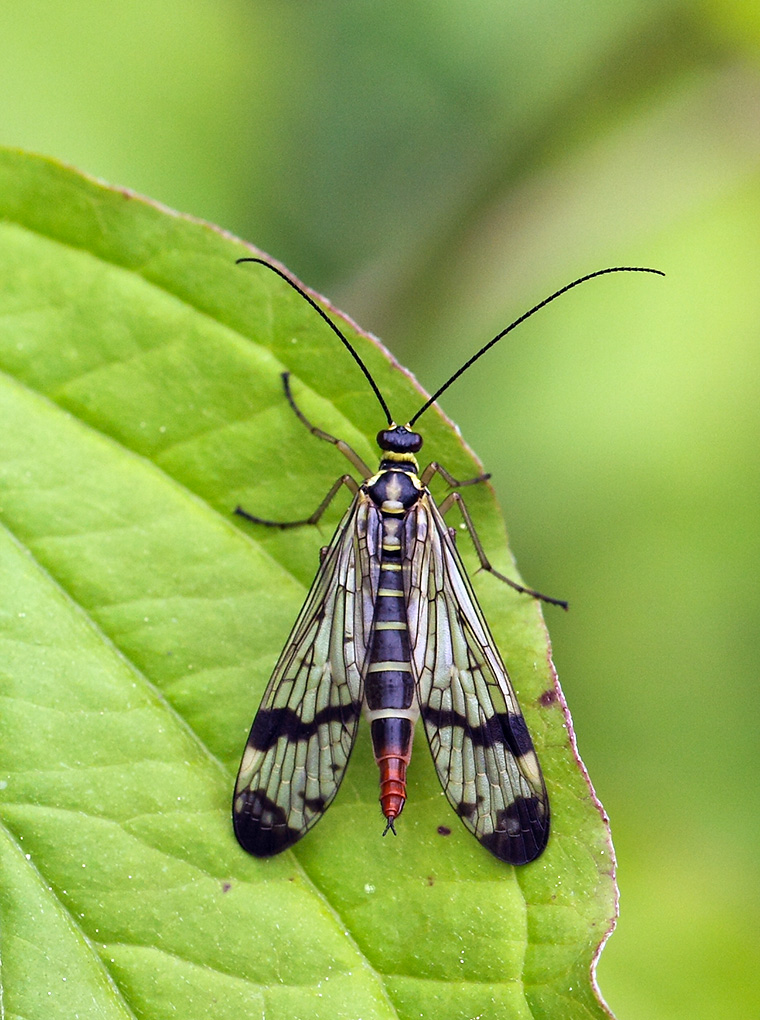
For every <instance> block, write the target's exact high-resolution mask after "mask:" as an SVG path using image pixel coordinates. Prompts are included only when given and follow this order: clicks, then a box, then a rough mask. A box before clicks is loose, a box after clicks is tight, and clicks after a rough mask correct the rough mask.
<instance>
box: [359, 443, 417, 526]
mask: <svg viewBox="0 0 760 1020" xmlns="http://www.w3.org/2000/svg"><path fill="white" fill-rule="evenodd" d="M417 471H418V467H417V462H416V460H414V457H412V458H411V460H410V461H406V460H405V461H397V460H390V459H385V458H384V459H383V460H381V461H380V469H379V470H378V472H377V474H375V475H373V476H372V478H369V479H367V481H366V483H365V489H366V492H367V494H368V496H369V497H370V499H371V500H372V502H373V503H374V504H375V506H376V507H377V508H378V510H380V511H381V512H382V513H384V514H400V515H403V514H405V513H406V512H407V511H408V510H411V508H412V507H413V506H414V504H415V503H416V502H417V500H418V499H419V498H420V492H421V490H422V482H421V481H420V479H419V477H418V475H417Z"/></svg>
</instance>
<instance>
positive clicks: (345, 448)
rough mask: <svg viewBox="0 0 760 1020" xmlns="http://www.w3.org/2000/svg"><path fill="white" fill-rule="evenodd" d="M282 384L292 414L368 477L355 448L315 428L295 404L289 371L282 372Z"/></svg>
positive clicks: (368, 473)
mask: <svg viewBox="0 0 760 1020" xmlns="http://www.w3.org/2000/svg"><path fill="white" fill-rule="evenodd" d="M282 385H283V388H284V390H285V397H286V399H287V401H288V403H289V404H290V406H291V408H292V409H293V412H294V414H295V415H296V417H297V418H298V420H299V421H300V422H303V424H304V425H305V426H306V428H307V429H308V430H309V432H311V434H312V435H313V436H316V437H317V439H324V440H325V442H326V443H332V444H333V446H337V447H338V449H339V450H340V452H341V453H342V454H343V456H344V457H346V458H347V459H348V460H350V461H351V463H352V464H353V465H354V467H355V468H356V470H357V471H359V472H360V474H361V476H362V478H369V477H370V475H371V474H372V471H371V469H370V468H369V467H367V465H366V464H365V463H364V461H363V460H362V459H361V457H360V456H359V454H358V453H357V452H356V451H355V450H352V449H351V447H350V446H349V445H348V443H346V442H344V441H343V440H342V439H336V437H335V436H331V435H330V433H329V432H325V431H323V430H322V429H319V428H317V426H316V425H312V424H311V422H310V421H309V419H308V418H307V417H306V415H305V414H304V413H303V411H302V410H301V408H300V407H299V406H298V405H297V404H296V402H295V400H294V399H293V394H292V393H291V392H290V372H283V373H282Z"/></svg>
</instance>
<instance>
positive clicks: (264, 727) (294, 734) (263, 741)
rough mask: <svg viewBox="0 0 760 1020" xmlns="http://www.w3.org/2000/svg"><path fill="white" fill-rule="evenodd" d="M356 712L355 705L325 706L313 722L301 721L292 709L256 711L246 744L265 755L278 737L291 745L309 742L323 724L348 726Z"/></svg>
mask: <svg viewBox="0 0 760 1020" xmlns="http://www.w3.org/2000/svg"><path fill="white" fill-rule="evenodd" d="M360 709H361V705H360V704H359V703H358V702H352V703H351V704H349V705H328V706H327V707H326V708H322V709H320V710H319V712H317V714H316V715H315V716H314V718H313V719H308V720H307V719H302V718H301V716H300V715H299V714H298V713H297V712H294V711H293V709H292V708H260V709H259V710H258V712H257V713H256V718H255V719H254V720H253V726H252V727H251V733H250V735H249V737H248V744H249V746H250V747H255V748H256V750H257V751H268V750H269V748H270V747H272V746H273V745H274V744H276V743H277V741H278V740H279V739H280V738H281V737H284V738H285V739H286V740H289V741H292V742H296V741H299V740H309V739H310V738H311V737H313V736H314V734H315V733H316V732H317V730H318V729H319V727H320V726H321V725H322V724H323V723H332V722H339V723H341V724H342V725H343V726H346V727H347V726H349V724H350V723H352V722H353V720H354V719H355V718H356V717H357V716H358V714H359V711H360Z"/></svg>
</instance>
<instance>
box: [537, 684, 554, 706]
mask: <svg viewBox="0 0 760 1020" xmlns="http://www.w3.org/2000/svg"><path fill="white" fill-rule="evenodd" d="M556 700H557V691H556V688H554V687H550V688H549V689H548V690H546V691H544V693H543V694H542V695H541V697H540V698H539V699H538V703H539V704H540V705H543V706H544V708H548V707H549V705H553V704H554V703H555V701H556Z"/></svg>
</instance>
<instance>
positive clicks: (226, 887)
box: [222, 882, 232, 892]
mask: <svg viewBox="0 0 760 1020" xmlns="http://www.w3.org/2000/svg"><path fill="white" fill-rule="evenodd" d="M231 888H232V883H231V882H222V892H229V891H230V889H231Z"/></svg>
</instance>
